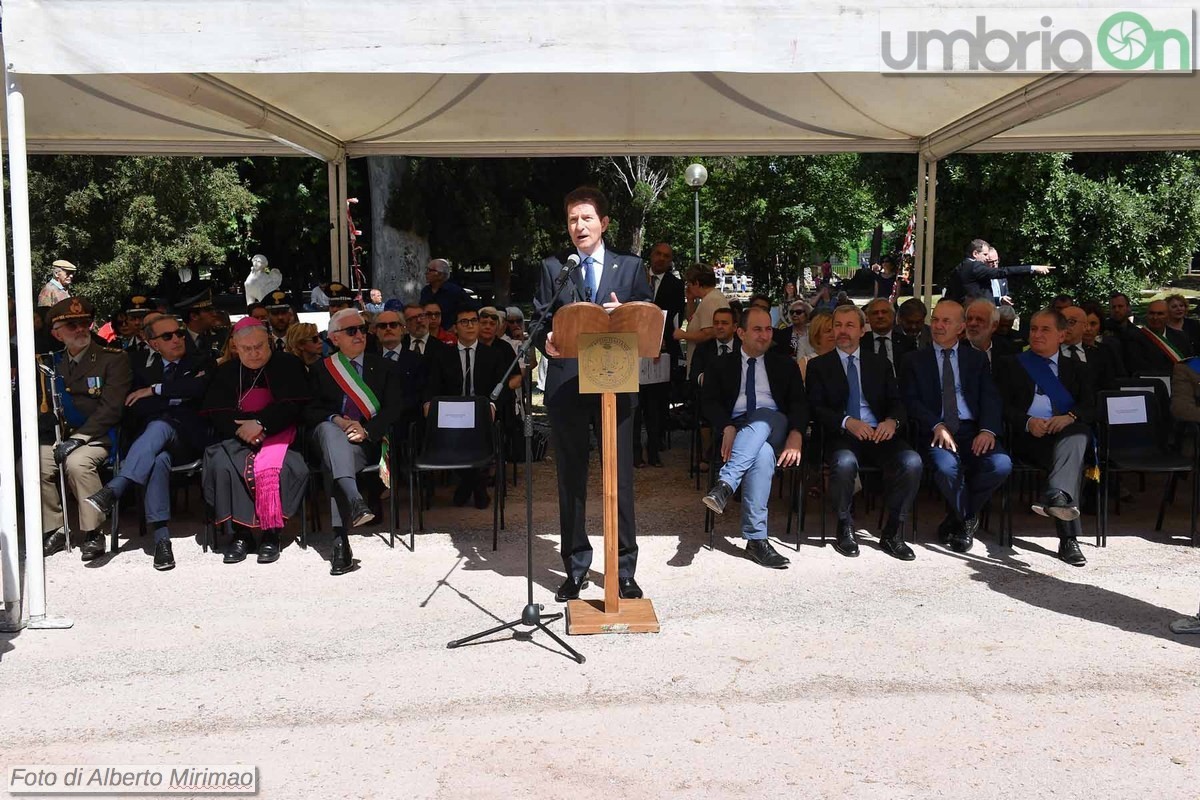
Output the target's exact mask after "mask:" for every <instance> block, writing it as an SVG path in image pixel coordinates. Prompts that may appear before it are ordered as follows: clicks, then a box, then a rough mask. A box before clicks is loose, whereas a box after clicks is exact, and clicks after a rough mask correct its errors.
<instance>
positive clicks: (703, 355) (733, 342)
mask: <svg viewBox="0 0 1200 800" xmlns="http://www.w3.org/2000/svg"><path fill="white" fill-rule="evenodd" d="M725 344H726V345H727V346H728V347H729V352H730V353H736V352H737V351H738V350H740V349H741V347H742V339H741V337H740V336H738V335H737V334H736V333H735V334H734V335H733V337H732V338H731V339H730V340H729V341H728V342H726V343H725ZM720 347H721V343H720V342H718V341H717V340H716V339H709V340H708V341H706V342H701V343H700V344H698V345H697V346H696V352H695V353H693V354H692V382H693V383H695V384H697V385H699V383H700V376H701V375H703V374H704V373H705V371H706V370H707V369H708V368H709V367H711V366H712V365H713V362H715V361H716V360H717V357H718V350H720ZM779 352H780V353H781V354H783V355H785V356H786V355H787V351H785V350H780V351H779Z"/></svg>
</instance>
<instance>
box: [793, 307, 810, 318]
mask: <svg viewBox="0 0 1200 800" xmlns="http://www.w3.org/2000/svg"><path fill="white" fill-rule="evenodd" d="M807 313H808V312H807V311H805V310H804V309H802V308H797V309H796V310H795V311H793V312H792V316H793V317H803V316H804V315H805V314H807Z"/></svg>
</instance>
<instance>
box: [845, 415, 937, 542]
mask: <svg viewBox="0 0 1200 800" xmlns="http://www.w3.org/2000/svg"><path fill="white" fill-rule="evenodd" d="M860 465H861V466H864V467H880V468H882V469H883V485H884V505H885V507H886V508H887V512H888V519H889V520H890V521H895V522H904V520H906V519H908V512H909V509H911V508H912V504H913V500H914V499H915V498H916V496H917V489H918V488H920V485H921V457H920V456H919V455H917V454H916V452H915V451H914V450H913V449H912V448H911V447H909V446H908V443H907V442H905V441H904V440H903V439H901V438H899V437H894V438H892V439H889V440H887V441H886V442H878V443H876V442H860V441H859V440H858V439H855V438H854V437H852V436H846V435H843V436H840V437H838V438H837V439H835V440H834V442H833V443H832V446H831V448H830V455H829V499H830V501H831V502H832V503H833V507H834V509H835V510H836V511H837V517H838V521H839V522H847V521H849V520H850V504H851V502H852V501H853V500H854V479H855V478H856V477H858V468H859V466H860Z"/></svg>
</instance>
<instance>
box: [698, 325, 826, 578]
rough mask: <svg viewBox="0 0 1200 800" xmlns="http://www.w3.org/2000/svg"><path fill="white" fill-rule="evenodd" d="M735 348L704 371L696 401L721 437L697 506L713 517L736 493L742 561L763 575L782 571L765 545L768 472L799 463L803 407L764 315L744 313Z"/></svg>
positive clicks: (800, 385) (796, 376)
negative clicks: (708, 486)
mask: <svg viewBox="0 0 1200 800" xmlns="http://www.w3.org/2000/svg"><path fill="white" fill-rule="evenodd" d="M738 332H739V334H740V335H741V338H742V346H741V348H740V349H739V350H738V351H737V352H734V353H728V354H725V355H722V356H718V357H717V359H716V361H714V362H713V364H712V366H711V367H709V368H708V378H707V379H706V380H705V382H704V386H703V389H702V390H701V391H702V395H701V396H702V400H703V405H704V414H705V416H706V417H707V418H708V419H709V421H711V422H712V425H713V430H715V431H721V437H722V438H721V459H722V460H723V461H724V462H725V464H724V466H722V467H721V473H720V475H719V476H718V479H717V483H716V485H715V486H713V488H712V491H710V492H709V493H708V494H706V495H705V496H704V501H703V502H704V505H706V506H707V507H708V508H710V509H711V510H712V511H714V512H716V513H717V514H721V513H724V511H725V504H726V503H728V502H729V498H730V497H732V496H733V493H734V492H735V491H737V488H738V486H741V487H742V536H743V538H745V539H746V556H747V557H748V558H749V559H751V560H752V561H755V562H756V563H758V564H761V565H763V566H764V567H770V568H771V569H786V568H787V565H788V563H789V562H788V559H786V558H784V557H783V556H782V555H780V554H779V553H778V552H776V550H775V548H773V547H772V546H771V542H770V541H769V540H768V539H767V504H768V503H769V501H770V499H771V480H772V479H773V478H774V477H775V468H776V467H777V466H779V467H790V466H795V465H798V464H799V463H800V448H801V445H802V444H803V436H804V431H805V430H806V429H807V428H808V402H807V400H806V399H805V397H804V382H803V381H802V380H801V379H800V368H799V367H797V366H796V362H795V361H793V360H792V358H791V357H790V356H789V355H788V354H787V353H786V351H784V350H783V348H781V347H777V348H774V349H768V348H770V347H771V344H772V340H773V337H772V329H771V314H770V312H769V311H764V310H762V309H761V308H754V307H751V308H749V309H747V310H746V311H745V312H743V314H742V324H741V326H740V327H739V330H738Z"/></svg>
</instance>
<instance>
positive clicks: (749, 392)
mask: <svg viewBox="0 0 1200 800" xmlns="http://www.w3.org/2000/svg"><path fill="white" fill-rule="evenodd" d="M756 361H758V359H757V358H748V359H746V416H749V415H751V414H753V413H754V409H756V408H758V395H757V394H756V393H755V391H754V363H755V362H756Z"/></svg>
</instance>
